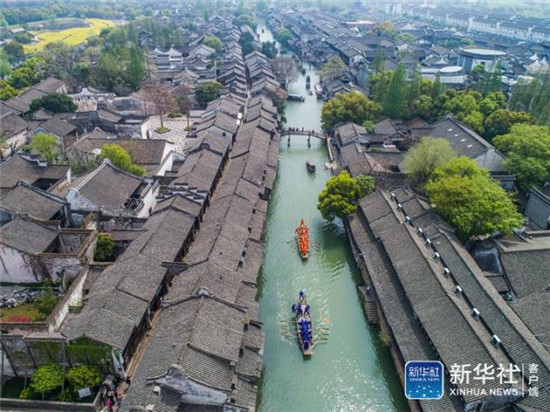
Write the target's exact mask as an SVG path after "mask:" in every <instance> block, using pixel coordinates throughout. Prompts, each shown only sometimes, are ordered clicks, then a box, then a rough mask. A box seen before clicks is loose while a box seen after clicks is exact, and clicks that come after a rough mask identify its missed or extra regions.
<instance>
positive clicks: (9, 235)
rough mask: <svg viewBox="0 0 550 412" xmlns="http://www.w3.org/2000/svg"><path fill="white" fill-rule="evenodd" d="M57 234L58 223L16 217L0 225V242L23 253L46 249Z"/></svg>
mask: <svg viewBox="0 0 550 412" xmlns="http://www.w3.org/2000/svg"><path fill="white" fill-rule="evenodd" d="M58 234H59V226H58V225H51V224H50V225H48V224H42V223H38V222H35V221H33V220H32V219H29V218H23V217H17V218H15V219H14V220H12V221H10V222H8V223H6V224H5V225H3V226H1V227H0V243H1V244H3V245H6V246H9V247H11V248H14V249H17V250H19V251H21V252H24V253H30V254H38V253H42V252H44V251H46V249H47V248H48V246H49V245H50V244H52V242H53V241H54V240H55V238H56V237H57V235H58Z"/></svg>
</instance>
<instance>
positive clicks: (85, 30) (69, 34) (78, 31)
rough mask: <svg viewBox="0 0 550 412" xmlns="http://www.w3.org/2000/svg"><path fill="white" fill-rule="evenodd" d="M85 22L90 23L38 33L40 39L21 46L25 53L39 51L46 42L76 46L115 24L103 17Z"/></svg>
mask: <svg viewBox="0 0 550 412" xmlns="http://www.w3.org/2000/svg"><path fill="white" fill-rule="evenodd" d="M86 22H88V23H89V24H90V26H89V27H74V28H72V29H66V30H59V31H45V32H41V33H38V37H39V38H40V40H41V41H40V42H39V43H33V44H27V45H25V46H23V48H24V50H25V53H27V54H28V53H35V52H37V51H41V50H42V49H43V48H44V47H45V46H46V45H47V44H50V43H55V42H59V41H62V42H63V43H65V44H67V45H69V46H76V45H78V44H81V43H84V42H85V41H86V39H88V37H92V36H97V35H98V34H99V33H100V32H101V30H102V29H105V28H107V27H113V26H114V25H115V22H114V21H111V20H103V19H86Z"/></svg>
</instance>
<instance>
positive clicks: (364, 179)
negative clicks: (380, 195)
mask: <svg viewBox="0 0 550 412" xmlns="http://www.w3.org/2000/svg"><path fill="white" fill-rule="evenodd" d="M355 181H356V182H357V184H358V185H359V197H363V196H366V195H370V194H371V193H372V192H374V189H376V181H375V180H374V178H373V177H372V176H368V175H359V176H357V177H356V178H355Z"/></svg>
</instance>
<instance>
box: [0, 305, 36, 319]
mask: <svg viewBox="0 0 550 412" xmlns="http://www.w3.org/2000/svg"><path fill="white" fill-rule="evenodd" d="M45 319H46V316H44V315H43V314H42V313H40V312H39V311H38V309H37V308H36V306H35V305H34V302H32V303H23V304H22V305H19V306H16V307H15V308H2V309H0V320H1V321H2V322H21V323H30V322H41V321H43V320H45Z"/></svg>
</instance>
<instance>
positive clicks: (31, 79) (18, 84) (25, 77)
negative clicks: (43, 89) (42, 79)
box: [8, 67, 38, 89]
mask: <svg viewBox="0 0 550 412" xmlns="http://www.w3.org/2000/svg"><path fill="white" fill-rule="evenodd" d="M37 82H38V79H37V77H36V75H35V72H34V71H33V70H32V69H30V68H29V67H19V68H17V69H15V70H14V71H13V72H12V73H11V75H10V77H9V78H8V83H9V84H10V85H12V86H13V87H14V88H16V89H22V88H24V87H28V86H32V85H33V84H35V83H37Z"/></svg>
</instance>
